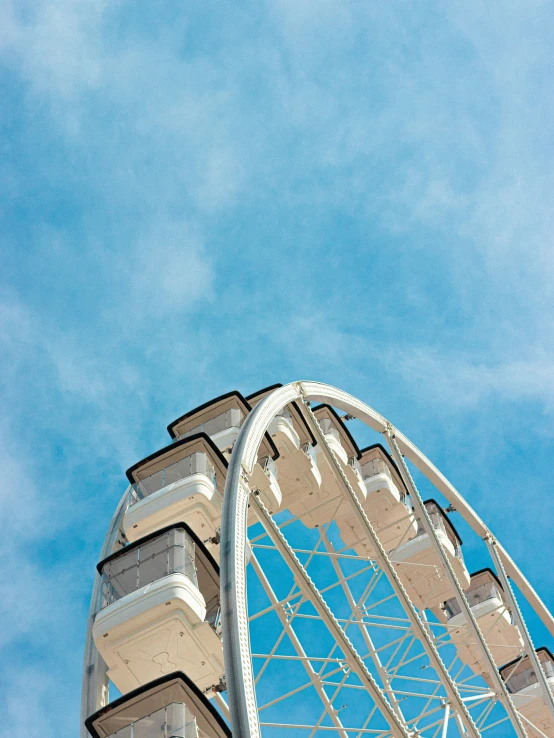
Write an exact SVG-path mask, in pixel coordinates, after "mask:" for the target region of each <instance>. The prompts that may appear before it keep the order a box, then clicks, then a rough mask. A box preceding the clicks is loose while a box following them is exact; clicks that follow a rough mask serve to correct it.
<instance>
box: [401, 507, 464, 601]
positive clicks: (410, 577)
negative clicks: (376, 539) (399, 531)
mask: <svg viewBox="0 0 554 738" xmlns="http://www.w3.org/2000/svg"><path fill="white" fill-rule="evenodd" d="M425 507H426V509H427V512H428V513H429V515H430V517H431V521H432V523H433V527H434V528H435V531H436V533H437V537H438V538H439V541H440V542H441V544H442V547H443V549H444V551H445V553H446V556H447V557H448V560H449V562H450V564H451V566H452V568H453V569H454V572H455V574H456V576H457V578H458V581H459V582H460V584H461V586H462V588H463V589H467V587H469V574H468V571H467V569H466V567H465V564H464V559H463V556H462V541H461V538H460V536H459V535H458V533H457V531H456V529H455V528H454V526H453V525H452V523H451V522H450V520H449V518H448V516H447V515H446V514H445V513H444V512H443V511H442V509H441V507H440V506H439V505H438V504H437V503H436V502H435V500H426V502H425ZM391 560H392V562H393V564H394V566H395V567H396V571H397V573H398V576H399V577H400V580H401V581H402V584H403V585H404V588H405V589H406V592H407V593H408V596H409V598H410V599H411V600H412V602H413V603H414V605H416V607H418V608H420V609H425V608H432V607H435V606H436V605H439V604H440V603H442V602H444V601H445V600H448V599H450V598H451V597H454V594H455V593H454V591H453V589H452V587H451V585H450V581H449V580H448V578H447V575H446V572H445V571H444V567H443V565H442V563H441V560H440V559H439V555H438V553H437V550H436V548H435V544H434V541H432V540H431V539H430V537H429V536H428V534H427V533H426V532H425V529H424V528H423V526H422V524H421V522H419V521H418V531H417V535H416V537H415V538H412V540H411V541H407V542H406V543H403V544H401V545H400V546H398V548H396V549H395V550H394V553H392V554H391Z"/></svg>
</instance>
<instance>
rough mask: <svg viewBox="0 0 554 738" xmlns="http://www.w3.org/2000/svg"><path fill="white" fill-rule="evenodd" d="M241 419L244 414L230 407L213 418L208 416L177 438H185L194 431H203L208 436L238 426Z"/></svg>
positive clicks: (240, 423)
mask: <svg viewBox="0 0 554 738" xmlns="http://www.w3.org/2000/svg"><path fill="white" fill-rule="evenodd" d="M243 420H244V415H243V413H242V410H239V408H234V407H232V408H231V409H230V410H226V411H225V412H224V413H221V415H216V416H215V418H210V420H206V422H205V423H200V425H197V426H195V427H194V428H191V429H190V430H188V431H187V432H186V433H183V434H182V435H181V436H179V438H187V437H188V436H192V435H194V434H195V433H205V434H206V435H208V436H214V435H215V434H216V433H221V431H224V430H226V429H227V428H240V427H241V425H242V422H243Z"/></svg>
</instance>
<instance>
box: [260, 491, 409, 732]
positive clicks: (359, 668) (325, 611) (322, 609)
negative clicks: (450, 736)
mask: <svg viewBox="0 0 554 738" xmlns="http://www.w3.org/2000/svg"><path fill="white" fill-rule="evenodd" d="M250 506H251V508H252V509H253V510H254V512H255V514H256V516H257V518H258V520H259V521H260V523H261V524H262V525H263V527H264V528H265V530H266V531H267V534H268V536H269V537H270V539H271V540H272V541H273V544H274V545H275V548H276V549H277V550H278V551H279V553H280V554H281V556H282V557H283V560H284V561H285V563H286V564H287V565H288V567H289V569H290V570H291V572H292V574H293V576H294V578H295V580H296V583H297V585H298V587H299V588H300V590H301V591H302V594H304V596H305V597H307V598H308V599H309V600H310V602H311V603H312V604H313V606H314V607H315V609H316V611H317V613H318V615H319V616H320V618H321V620H322V621H323V622H324V623H325V625H326V626H327V628H328V630H329V632H330V633H331V635H332V636H333V637H334V639H335V641H336V642H337V644H338V646H339V648H340V649H341V651H342V652H343V654H344V658H345V660H346V661H347V662H348V664H349V666H350V668H351V669H352V671H353V672H354V673H355V674H356V675H357V676H358V678H359V679H360V681H361V682H362V684H363V685H364V687H365V688H366V689H367V691H368V692H369V694H370V695H371V697H372V698H373V701H374V702H375V704H376V705H377V707H378V709H379V710H380V711H381V714H382V715H383V717H384V718H385V719H386V721H387V723H388V724H389V727H390V730H391V733H392V735H393V736H394V737H395V738H411V737H412V732H411V731H410V730H409V729H408V727H407V725H406V724H405V723H404V722H403V721H400V719H399V718H398V717H397V715H396V713H395V712H394V710H393V709H392V707H391V705H390V703H389V701H388V700H387V698H386V697H385V694H384V692H383V691H382V690H381V688H380V687H379V685H378V684H377V682H376V681H375V679H374V678H373V676H372V675H371V674H370V673H369V671H368V670H367V667H366V665H365V664H364V662H363V661H362V659H361V657H360V655H359V653H358V652H357V651H356V649H355V648H354V646H353V644H352V642H351V641H350V639H349V638H348V636H347V635H346V633H345V632H344V630H343V629H342V628H341V626H340V625H339V623H338V622H337V620H336V618H335V616H334V615H333V613H332V612H331V610H330V609H329V606H328V605H327V603H326V602H325V600H324V599H323V597H322V596H321V594H320V592H319V590H318V589H317V587H316V586H315V584H314V583H313V581H312V580H311V579H310V577H309V575H308V573H307V572H306V570H305V569H304V567H303V566H302V564H301V563H300V561H299V560H298V558H297V557H296V554H295V553H294V552H293V550H292V548H291V547H290V545H289V543H288V542H287V540H286V539H285V537H284V536H283V534H282V532H281V531H280V530H279V528H278V527H277V525H276V523H275V522H274V520H273V518H272V517H271V515H270V514H269V512H268V510H267V508H266V506H265V505H264V503H263V502H262V501H261V499H260V497H259V495H257V494H252V495H251V496H250Z"/></svg>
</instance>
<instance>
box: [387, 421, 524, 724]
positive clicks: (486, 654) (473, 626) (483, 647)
mask: <svg viewBox="0 0 554 738" xmlns="http://www.w3.org/2000/svg"><path fill="white" fill-rule="evenodd" d="M384 435H385V436H386V438H387V441H388V444H389V448H390V451H391V456H392V458H393V459H394V461H395V462H396V466H397V467H398V471H399V472H400V476H401V477H402V480H403V482H404V484H405V485H406V489H407V490H408V492H409V493H410V498H411V500H412V504H413V506H414V510H415V512H416V514H417V515H418V517H419V519H420V520H421V523H422V525H423V527H424V528H425V532H426V533H427V535H428V536H429V540H430V541H431V542H432V543H433V545H434V547H435V551H436V552H437V555H438V558H439V561H440V562H441V564H442V566H443V569H444V572H445V574H446V578H447V579H448V581H449V582H450V585H451V587H452V589H453V591H454V594H455V596H456V599H457V601H458V604H459V605H460V608H461V610H462V612H463V614H464V617H465V619H466V624H467V626H468V628H469V632H470V633H472V635H473V637H474V638H475V641H476V644H477V647H478V648H479V650H480V652H481V655H482V657H483V659H484V661H485V663H486V664H488V666H489V671H490V675H491V679H492V681H493V683H494V685H495V687H496V690H497V692H498V694H499V696H500V697H501V700H502V703H503V705H504V708H505V710H506V712H507V713H508V716H509V717H510V720H511V721H512V725H513V726H514V730H515V731H516V733H517V735H518V736H519V738H526V735H527V733H526V731H525V728H524V727H523V723H522V721H521V718H520V715H519V713H518V712H517V710H516V709H515V707H514V704H513V702H512V699H511V697H510V694H509V692H508V689H507V687H506V684H505V683H504V681H503V680H502V679H501V677H500V674H499V673H498V670H497V668H496V665H495V663H494V661H493V658H492V655H491V652H490V651H489V648H488V646H487V644H486V641H485V639H484V638H483V634H482V633H481V629H480V628H479V625H478V624H477V620H476V618H475V615H474V614H473V613H472V611H471V607H470V606H469V603H468V601H467V599H466V596H465V594H464V591H463V589H462V587H461V585H460V582H459V581H458V577H457V576H456V573H455V572H454V569H453V568H452V564H451V563H450V561H449V559H448V556H447V555H446V552H445V551H444V549H443V547H442V544H441V542H440V540H439V537H438V535H437V532H436V530H435V527H434V525H433V523H432V522H431V518H430V516H429V513H428V512H427V509H426V507H425V505H424V504H423V500H422V499H421V495H420V494H419V492H418V489H417V487H416V485H415V482H414V480H413V479H412V475H411V474H410V470H409V469H408V465H407V464H406V460H405V459H404V457H403V456H402V454H401V453H400V449H399V448H398V445H397V443H396V440H395V436H394V429H393V428H392V426H390V425H389V427H388V428H387V430H386V431H385V434H384Z"/></svg>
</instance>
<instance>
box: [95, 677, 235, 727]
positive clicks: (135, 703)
mask: <svg viewBox="0 0 554 738" xmlns="http://www.w3.org/2000/svg"><path fill="white" fill-rule="evenodd" d="M85 725H86V728H87V730H88V732H89V733H90V735H91V736H92V738H231V731H230V730H229V728H228V727H227V725H226V723H225V722H224V720H223V718H222V717H221V716H220V715H219V713H218V712H217V711H216V710H215V709H214V708H213V707H212V705H211V703H210V702H209V700H207V699H206V697H204V695H203V694H202V692H201V691H200V690H199V689H198V687H197V686H196V685H195V684H194V682H192V681H191V680H190V679H189V678H188V676H186V675H185V674H183V672H179V671H174V672H172V673H171V674H167V675H165V676H163V677H160V678H159V679H156V680H154V681H152V682H149V683H148V684H145V685H144V686H142V687H139V688H138V689H134V690H133V691H132V692H130V693H129V694H126V695H124V696H123V697H120V698H119V699H117V700H114V701H113V702H111V703H110V704H109V705H106V706H105V707H102V708H101V709H100V710H98V712H95V713H94V715H91V716H90V717H89V718H88V719H87V720H86V722H85Z"/></svg>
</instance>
